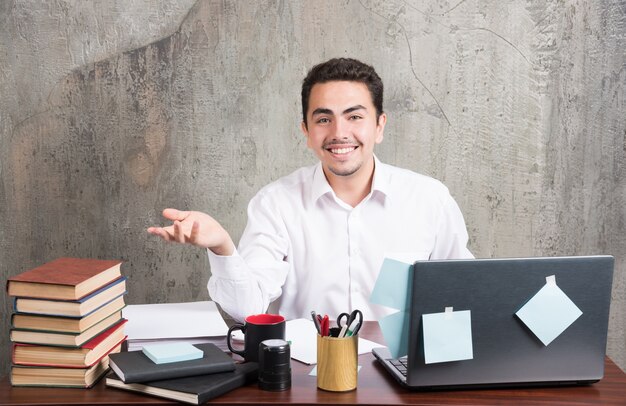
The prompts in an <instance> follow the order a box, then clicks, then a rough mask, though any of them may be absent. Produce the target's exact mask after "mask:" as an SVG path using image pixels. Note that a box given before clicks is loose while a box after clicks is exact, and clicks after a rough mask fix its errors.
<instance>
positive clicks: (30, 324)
mask: <svg viewBox="0 0 626 406" xmlns="http://www.w3.org/2000/svg"><path fill="white" fill-rule="evenodd" d="M125 306H126V304H125V303H124V298H122V297H120V298H117V299H114V300H113V301H112V302H109V303H107V304H106V305H104V306H102V307H101V308H99V309H98V310H96V311H95V312H93V313H91V314H89V315H87V316H85V317H80V318H76V317H63V316H43V315H32V314H23V313H13V314H12V315H11V327H13V328H16V329H20V330H40V331H41V330H43V331H56V332H59V333H82V332H83V331H85V330H87V329H88V328H89V327H91V326H93V325H94V324H96V323H98V322H99V321H101V320H103V319H105V318H107V317H109V316H111V315H113V314H115V315H116V318H117V319H118V320H119V319H121V318H122V311H121V310H122V309H123V308H124V307H125Z"/></svg>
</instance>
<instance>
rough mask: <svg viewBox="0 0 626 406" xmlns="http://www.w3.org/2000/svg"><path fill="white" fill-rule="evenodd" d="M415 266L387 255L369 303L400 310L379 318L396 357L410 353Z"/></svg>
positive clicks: (388, 345)
mask: <svg viewBox="0 0 626 406" xmlns="http://www.w3.org/2000/svg"><path fill="white" fill-rule="evenodd" d="M412 274H413V266H412V265H411V264H407V263H404V262H400V261H396V260H394V259H389V258H385V260H384V261H383V265H382V267H381V268H380V272H379V274H378V278H377V279H376V284H375V285H374V289H373V290H372V294H371V296H370V302H371V303H374V304H379V305H383V306H387V307H391V308H393V309H396V310H399V312H397V313H393V314H390V315H389V316H386V317H384V318H382V319H380V320H379V324H380V328H381V330H382V332H383V337H385V343H386V344H387V347H388V348H389V352H390V353H391V356H392V357H394V358H399V357H403V356H405V355H407V354H408V350H409V347H408V342H409V322H408V321H409V306H410V304H411V281H412V280H413V278H412Z"/></svg>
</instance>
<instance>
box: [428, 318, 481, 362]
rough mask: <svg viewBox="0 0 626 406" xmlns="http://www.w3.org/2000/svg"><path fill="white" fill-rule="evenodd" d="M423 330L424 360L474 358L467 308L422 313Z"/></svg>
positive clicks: (447, 360) (438, 360)
mask: <svg viewBox="0 0 626 406" xmlns="http://www.w3.org/2000/svg"><path fill="white" fill-rule="evenodd" d="M422 327H423V330H424V362H425V363H426V364H434V363H438V362H450V361H462V360H467V359H473V358H474V350H473V346H472V319H471V312H470V311H469V310H461V311H456V312H455V311H453V308H452V307H446V308H445V312H441V313H430V314H423V315H422Z"/></svg>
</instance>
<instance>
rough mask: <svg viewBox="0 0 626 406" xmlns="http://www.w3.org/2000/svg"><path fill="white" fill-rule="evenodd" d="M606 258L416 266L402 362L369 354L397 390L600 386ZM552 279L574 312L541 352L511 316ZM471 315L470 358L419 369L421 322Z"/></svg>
mask: <svg viewBox="0 0 626 406" xmlns="http://www.w3.org/2000/svg"><path fill="white" fill-rule="evenodd" d="M613 263H614V259H613V257H612V256H582V257H554V258H517V259H472V260H448V261H418V262H416V263H415V264H414V269H413V281H412V285H411V286H412V291H411V307H410V315H409V330H408V331H409V337H408V343H409V345H408V355H407V356H406V357H404V358H400V359H393V358H391V356H390V353H389V350H388V349H387V348H375V349H374V350H373V351H372V352H373V353H374V355H375V357H376V358H377V359H378V361H380V362H381V363H382V365H383V366H384V367H385V368H386V370H388V371H389V372H390V373H391V374H392V375H393V376H394V377H395V378H396V379H397V380H398V381H399V382H400V383H401V384H402V385H403V386H406V387H408V388H411V389H418V390H444V389H470V388H495V387H515V386H558V385H579V384H590V383H593V382H597V381H599V380H600V379H602V377H603V375H604V358H605V352H606V341H607V330H608V320H609V306H610V302H611V287H612V281H613ZM551 275H554V276H555V277H556V284H557V286H558V287H559V288H560V289H561V290H562V291H563V292H564V293H565V294H566V295H567V296H568V297H569V298H570V299H571V300H572V302H573V303H574V304H575V305H576V306H577V307H578V308H579V309H580V310H581V311H582V315H580V316H579V317H578V318H577V319H576V320H575V321H574V322H573V323H572V324H571V325H569V327H567V328H566V329H565V330H564V331H563V332H562V333H561V334H560V335H558V336H557V337H556V338H554V340H553V341H552V342H550V343H549V344H548V345H544V343H543V342H542V341H541V340H540V339H539V338H538V337H537V336H536V335H535V334H534V333H533V331H532V330H531V329H530V328H529V327H527V326H526V324H525V323H524V322H522V320H521V319H520V318H519V317H518V316H516V315H515V313H516V312H517V311H518V310H519V309H520V308H521V307H523V306H524V305H525V304H526V303H527V302H528V301H529V300H530V299H531V298H533V296H534V295H535V294H536V293H537V292H538V291H539V290H540V289H541V288H542V287H543V286H545V285H546V278H547V277H549V276H551ZM445 307H453V310H454V311H457V310H470V312H471V343H472V350H473V357H472V358H471V359H464V360H458V361H448V362H437V363H432V362H431V363H426V362H425V352H424V345H423V344H422V343H423V325H422V320H423V319H422V315H424V314H431V313H440V312H443V311H444V310H443V309H444V308H445Z"/></svg>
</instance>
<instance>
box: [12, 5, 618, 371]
mask: <svg viewBox="0 0 626 406" xmlns="http://www.w3.org/2000/svg"><path fill="white" fill-rule="evenodd" d="M625 49H626V5H625V3H624V1H623V0H613V1H609V0H605V1H596V2H586V1H583V0H578V1H577V0H573V1H548V0H539V1H504V2H503V1H495V0H494V1H471V0H470V1H458V0H454V1H449V2H446V1H432V0H422V1H406V2H405V1H385V2H379V1H369V0H361V1H341V2H338V1H316V2H304V1H302V2H300V1H264V2H257V1H251V0H250V1H198V2H192V1H189V0H186V1H176V2H173V1H168V2H157V1H154V0H133V1H102V2H80V1H70V2H63V1H56V2H52V1H49V2H39V1H10V0H8V1H1V2H0V145H1V146H2V148H1V150H0V174H1V182H0V219H1V220H0V221H1V223H0V224H1V226H0V282H1V283H2V284H4V283H5V281H6V278H7V277H8V276H10V275H14V274H17V273H19V272H22V271H24V270H27V269H29V268H31V267H34V266H36V265H39V264H41V263H43V262H46V261H48V260H51V259H53V258H56V257H59V256H82V257H101V258H121V259H123V260H124V261H125V265H124V266H123V272H124V274H125V275H127V276H128V278H129V290H130V292H129V295H128V302H129V303H156V302H176V301H192V300H203V299H207V298H208V294H207V292H206V287H205V286H206V282H207V280H208V277H209V270H208V261H207V259H206V256H205V254H204V253H203V252H202V251H201V250H197V249H193V248H189V247H182V246H176V245H166V244H164V243H162V242H161V241H159V240H157V239H155V238H150V237H148V236H147V234H146V233H145V228H146V227H148V226H150V225H154V224H161V223H162V222H161V219H160V212H161V210H162V209H163V208H164V207H168V206H173V207H179V208H194V209H200V210H203V211H207V212H209V213H211V214H213V215H214V216H215V217H216V218H217V219H218V220H219V221H221V222H222V223H223V224H224V225H225V226H226V228H227V229H228V230H230V231H231V232H232V234H233V237H234V238H235V239H238V238H239V236H240V234H241V232H242V230H243V227H244V226H245V223H246V215H245V209H246V205H247V202H248V200H249V199H250V198H251V196H253V195H254V193H255V192H256V191H257V190H258V189H259V188H260V187H261V186H263V185H265V184H266V183H268V182H269V181H271V180H273V179H276V178H278V177H279V176H281V175H284V174H287V173H289V172H291V171H292V170H294V169H295V168H298V167H300V166H302V165H304V164H310V163H313V162H315V158H314V156H313V154H311V153H310V152H309V151H307V149H306V146H305V142H304V138H303V137H302V135H301V134H300V132H299V129H298V125H299V121H300V117H301V114H300V102H299V91H300V82H301V80H302V78H303V77H304V75H305V73H306V71H307V69H308V68H310V67H311V66H312V65H313V64H315V63H318V62H320V61H323V60H325V59H328V58H330V57H335V56H351V57H356V58H359V59H362V60H364V61H367V62H369V63H371V64H373V65H374V66H375V67H376V69H377V70H378V72H379V73H380V74H381V76H382V77H383V80H384V82H385V85H386V89H385V110H386V111H387V113H388V114H389V122H388V125H387V131H386V138H385V141H384V142H383V144H382V145H380V146H379V148H378V150H377V154H378V155H379V157H380V158H381V159H382V160H383V161H385V162H388V163H392V164H396V165H398V166H402V167H406V168H410V169H413V170H416V171H419V172H423V173H426V174H429V175H431V176H434V177H436V178H438V179H440V180H442V181H444V182H445V183H446V184H447V185H448V186H449V187H450V189H451V192H452V194H453V196H454V197H455V198H456V199H457V201H458V202H459V205H460V206H461V209H462V210H463V212H464V214H465V217H466V221H467V225H468V229H469V233H470V235H471V241H470V245H471V249H472V251H473V252H474V253H475V254H476V256H478V257H502V256H527V255H528V256H530V255H578V254H597V253H606V254H612V255H614V256H615V258H616V268H615V271H616V272H615V278H614V291H613V303H612V309H611V322H610V333H609V344H608V352H609V355H610V356H611V357H612V358H613V359H614V360H615V361H616V362H617V363H618V364H619V365H620V366H621V367H622V369H624V368H626V351H625V347H626V332H625V330H624V329H625V319H626V300H625V298H624V292H625V286H624V285H625V283H626V278H625V275H626V232H625V224H624V223H625V221H626V176H625V175H626V173H625V171H626V168H625V164H626V162H625V155H626V115H625V114H624V111H625V109H624V107H625V106H624V99H625V96H626V94H625V88H626V87H625V83H626V82H625V80H626V57H625V51H624V50H625ZM10 313H11V307H10V301H9V299H8V298H6V297H3V304H2V317H1V320H0V322H1V326H2V334H1V335H0V365H1V366H2V370H0V375H1V374H5V373H6V372H7V371H8V364H9V354H10V350H9V348H10V347H9V341H8V327H9V316H10Z"/></svg>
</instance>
